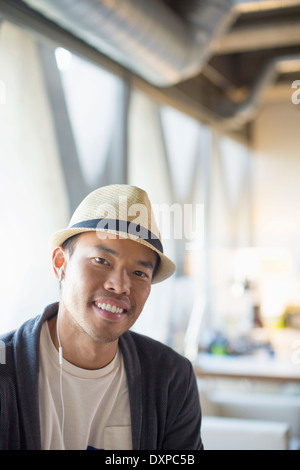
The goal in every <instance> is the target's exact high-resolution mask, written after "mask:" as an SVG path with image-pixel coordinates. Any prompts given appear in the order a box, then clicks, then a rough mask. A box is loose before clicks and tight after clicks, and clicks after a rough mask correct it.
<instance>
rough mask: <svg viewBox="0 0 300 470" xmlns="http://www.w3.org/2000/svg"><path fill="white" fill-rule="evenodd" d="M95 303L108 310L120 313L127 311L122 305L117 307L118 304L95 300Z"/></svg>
mask: <svg viewBox="0 0 300 470" xmlns="http://www.w3.org/2000/svg"><path fill="white" fill-rule="evenodd" d="M95 304H96V305H97V307H98V308H101V310H106V311H107V312H112V313H118V314H120V313H124V312H126V310H124V309H123V308H121V307H116V305H111V304H105V303H103V304H101V303H98V302H95Z"/></svg>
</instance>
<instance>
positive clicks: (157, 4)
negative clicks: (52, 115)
mask: <svg viewBox="0 0 300 470" xmlns="http://www.w3.org/2000/svg"><path fill="white" fill-rule="evenodd" d="M1 16H2V17H3V18H6V17H9V18H10V19H12V18H13V19H14V20H15V21H16V20H17V21H19V22H22V23H24V24H25V26H26V25H27V26H29V27H31V29H35V30H36V31H38V32H40V33H42V34H43V33H44V34H46V35H47V36H48V37H50V36H51V37H52V39H55V38H56V39H57V40H58V41H59V40H60V39H63V41H62V42H63V43H64V44H65V45H66V46H68V45H69V46H70V49H72V48H73V49H74V50H76V41H77V51H79V52H80V50H82V45H86V46H87V48H89V49H90V50H92V51H94V55H93V57H94V58H95V57H96V55H95V54H97V53H98V54H99V57H100V58H101V59H102V60H103V61H104V65H106V66H107V67H108V68H111V69H112V70H114V71H116V72H117V73H119V74H121V75H122V74H123V76H124V77H125V76H126V77H127V79H128V80H130V81H131V82H132V83H134V84H135V85H136V86H138V87H140V88H143V89H144V90H146V91H148V92H150V93H152V95H153V96H154V97H155V98H157V99H158V100H160V101H163V102H167V103H170V104H173V105H174V106H176V107H177V108H178V109H181V110H183V111H185V112H187V113H189V114H190V115H192V116H193V117H195V118H197V119H199V120H201V121H202V122H204V123H207V124H210V125H214V126H216V127H218V128H220V129H225V130H226V129H228V130H233V131H241V132H245V129H247V126H248V124H251V122H252V120H253V118H254V117H255V115H256V113H257V111H258V110H259V109H260V106H261V105H262V102H263V100H264V99H266V97H267V98H268V99H271V100H272V99H273V100H274V99H278V97H279V95H280V94H281V96H285V99H291V95H292V83H293V82H294V81H295V80H299V79H300V0H256V1H255V0H253V1H247V0H23V1H22V0H0V17H1ZM63 33H64V35H62V34H63ZM71 38H73V40H75V42H74V41H73V42H72V41H71V40H70V39H71ZM67 39H69V40H67ZM79 44H80V45H81V48H80V47H79ZM86 50H88V49H86ZM105 59H107V61H106V62H105ZM100 62H101V60H100ZM114 65H115V67H114Z"/></svg>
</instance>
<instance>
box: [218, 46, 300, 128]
mask: <svg viewBox="0 0 300 470" xmlns="http://www.w3.org/2000/svg"><path fill="white" fill-rule="evenodd" d="M297 71H300V55H293V56H284V57H276V58H274V59H272V60H270V61H269V62H268V64H267V65H266V67H265V68H264V69H263V71H262V73H261V74H260V76H259V78H258V79H257V81H256V83H255V84H254V86H253V87H252V89H251V91H250V93H249V96H248V98H247V99H246V100H245V101H244V102H243V103H241V104H240V105H238V106H236V107H234V109H233V110H232V112H231V114H230V116H228V117H225V118H224V119H222V120H221V121H220V122H219V124H221V126H222V127H225V128H226V129H228V128H230V129H235V128H240V127H241V126H243V125H244V124H246V123H247V122H249V121H251V120H252V119H253V118H254V116H255V115H256V113H257V111H258V108H259V106H260V104H261V101H262V98H263V95H264V93H265V92H266V90H267V88H269V86H271V85H273V84H274V83H275V81H276V79H277V78H278V76H279V75H280V74H284V73H291V72H297Z"/></svg>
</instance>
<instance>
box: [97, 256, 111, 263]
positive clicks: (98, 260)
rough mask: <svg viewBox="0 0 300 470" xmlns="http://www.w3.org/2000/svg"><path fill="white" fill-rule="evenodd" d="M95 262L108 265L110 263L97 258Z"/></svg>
mask: <svg viewBox="0 0 300 470" xmlns="http://www.w3.org/2000/svg"><path fill="white" fill-rule="evenodd" d="M95 261H96V262H97V263H98V264H108V261H107V260H106V259H104V258H99V257H97V258H95Z"/></svg>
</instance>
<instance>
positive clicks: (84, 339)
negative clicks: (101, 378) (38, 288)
mask: <svg viewBox="0 0 300 470" xmlns="http://www.w3.org/2000/svg"><path fill="white" fill-rule="evenodd" d="M57 318H58V316H55V317H52V318H50V319H49V320H48V325H49V331H50V336H51V339H52V341H53V344H54V346H55V347H56V349H57V350H58V348H59V341H58V337H57ZM71 329H72V328H71ZM71 329H70V328H66V326H65V325H64V322H62V321H61V319H60V322H59V338H60V342H61V346H62V351H63V357H64V359H66V360H67V361H68V362H70V363H71V364H73V365H75V366H77V367H80V368H81V369H88V370H96V369H102V368H103V367H105V366H107V365H108V364H109V363H110V362H111V361H112V360H113V359H114V357H115V355H116V352H117V348H118V341H117V340H116V341H113V342H111V343H100V342H98V341H95V340H93V339H92V338H90V337H88V336H87V335H85V334H84V333H81V332H78V331H76V329H74V330H75V331H70V330H71Z"/></svg>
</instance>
